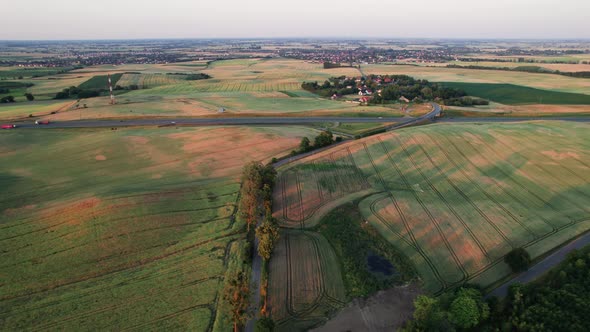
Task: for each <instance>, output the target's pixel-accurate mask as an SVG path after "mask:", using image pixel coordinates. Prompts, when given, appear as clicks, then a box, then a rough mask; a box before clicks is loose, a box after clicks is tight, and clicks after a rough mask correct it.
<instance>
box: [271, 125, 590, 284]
mask: <svg viewBox="0 0 590 332" xmlns="http://www.w3.org/2000/svg"><path fill="white" fill-rule="evenodd" d="M588 128H589V127H588V125H586V124H571V123H560V122H535V123H524V124H523V123H521V124H490V125H487V124H486V125H474V124H465V125H436V126H427V127H420V128H409V129H404V130H400V131H397V132H396V133H386V134H380V135H377V136H372V137H370V138H366V139H362V140H358V141H353V142H350V143H346V144H344V145H341V146H339V147H338V148H335V149H330V150H327V151H325V152H322V153H320V154H317V155H314V156H311V157H308V158H304V159H302V160H300V161H297V162H295V163H294V164H291V165H287V166H285V167H284V168H283V169H281V171H280V174H279V178H278V182H277V183H278V184H277V188H276V190H275V200H274V201H275V206H274V209H273V211H275V212H274V215H275V217H277V218H278V219H279V220H280V222H281V225H282V226H283V227H290V228H310V227H314V226H315V225H316V224H317V222H318V220H319V218H320V217H321V216H322V215H325V214H326V213H327V212H329V211H330V210H331V209H333V208H334V207H336V206H338V205H340V204H343V203H345V202H349V201H352V200H355V199H361V201H360V203H359V207H360V209H361V212H362V214H363V217H364V219H365V220H366V221H367V222H369V223H370V224H371V225H373V226H374V227H375V228H376V229H377V230H378V231H379V233H380V234H381V235H382V236H383V237H384V238H386V239H387V240H388V241H390V242H391V243H392V244H394V245H395V246H396V247H397V248H398V249H399V250H401V251H402V252H403V253H404V254H405V255H406V256H407V257H408V258H409V259H410V260H411V261H412V262H413V263H414V264H415V267H416V270H417V271H418V272H419V274H420V275H421V277H422V279H423V281H424V285H425V288H426V289H427V290H428V291H430V292H433V293H437V292H440V291H442V290H444V289H447V288H450V287H454V286H455V285H459V284H461V283H464V282H473V283H478V284H480V285H482V286H488V285H490V284H492V283H494V282H495V281H497V280H499V279H501V278H502V277H505V276H506V275H508V274H509V273H510V271H509V268H508V266H507V265H506V264H504V263H503V256H504V255H505V254H506V253H508V252H509V251H510V250H511V249H512V248H516V247H521V246H522V247H525V248H527V250H528V251H529V252H530V253H531V256H532V257H533V258H536V257H539V256H541V255H543V254H544V253H546V252H547V251H549V250H551V249H552V248H554V247H555V246H557V245H559V244H560V243H562V242H563V241H566V240H567V239H570V238H572V237H574V236H576V235H577V234H580V233H582V232H584V231H586V230H588V229H590V206H588V204H587V202H588V200H589V198H590V144H588V142H590V136H589V134H588Z"/></svg>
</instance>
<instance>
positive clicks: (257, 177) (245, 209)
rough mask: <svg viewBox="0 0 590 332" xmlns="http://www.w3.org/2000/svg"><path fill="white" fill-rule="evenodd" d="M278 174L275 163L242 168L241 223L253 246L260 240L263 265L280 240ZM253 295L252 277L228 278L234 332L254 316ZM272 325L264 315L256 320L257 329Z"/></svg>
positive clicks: (259, 245)
mask: <svg viewBox="0 0 590 332" xmlns="http://www.w3.org/2000/svg"><path fill="white" fill-rule="evenodd" d="M276 175H277V173H276V170H275V169H274V167H272V165H270V164H269V165H262V164H261V163H260V162H251V163H248V164H246V165H245V166H244V168H243V170H242V178H241V182H242V186H241V188H240V199H239V202H238V217H239V221H240V222H244V223H245V224H246V229H247V239H248V241H249V243H250V247H251V248H252V249H254V248H253V247H254V243H255V241H254V238H256V239H258V246H257V247H256V251H257V254H258V255H259V256H260V257H261V258H262V259H263V264H264V266H266V265H267V264H268V261H269V260H270V258H271V256H272V252H273V250H274V246H275V244H276V242H277V241H278V239H279V226H278V222H277V220H276V219H275V218H273V217H272V190H273V187H274V184H275V181H276ZM259 218H262V222H261V223H260V225H259V226H258V227H256V225H257V224H258V220H259ZM250 256H251V255H250ZM265 286H266V284H264V283H263V287H264V288H265ZM261 291H262V289H261ZM250 295H251V290H250V285H249V278H248V276H247V275H246V274H245V273H244V272H243V271H240V272H238V273H237V274H236V275H235V276H234V277H232V278H231V280H229V282H228V283H227V286H226V288H225V290H224V299H225V300H226V301H227V302H228V303H229V305H230V308H231V317H232V320H233V322H234V331H238V330H239V329H240V328H242V327H243V326H244V324H245V323H246V322H247V320H248V319H249V318H250V316H251V313H250V312H249V311H248V307H249V304H250V303H249V300H250ZM265 306H266V305H265ZM273 328H274V322H273V321H272V320H271V319H270V318H269V317H262V318H261V319H259V320H258V321H257V323H256V327H255V330H256V331H272V330H273Z"/></svg>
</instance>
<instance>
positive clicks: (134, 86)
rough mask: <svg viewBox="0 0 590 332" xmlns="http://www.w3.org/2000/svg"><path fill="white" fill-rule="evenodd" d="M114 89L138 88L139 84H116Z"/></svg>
mask: <svg viewBox="0 0 590 332" xmlns="http://www.w3.org/2000/svg"><path fill="white" fill-rule="evenodd" d="M114 90H129V91H133V90H139V85H137V84H129V85H128V86H120V85H116V86H115V89H114Z"/></svg>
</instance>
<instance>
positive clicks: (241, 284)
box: [223, 272, 250, 332]
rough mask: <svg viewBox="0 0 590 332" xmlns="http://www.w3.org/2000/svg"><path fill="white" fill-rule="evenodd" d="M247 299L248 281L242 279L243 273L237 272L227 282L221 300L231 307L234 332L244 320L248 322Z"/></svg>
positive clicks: (248, 293) (248, 294) (248, 291)
mask: <svg viewBox="0 0 590 332" xmlns="http://www.w3.org/2000/svg"><path fill="white" fill-rule="evenodd" d="M249 297H250V288H249V287H248V280H247V278H245V277H244V273H243V272H239V273H238V274H237V275H236V276H235V277H234V278H233V279H231V280H230V281H229V284H228V286H227V287H226V288H225V293H224V296H223V298H224V299H225V300H226V301H227V302H228V303H229V304H230V306H231V317H232V320H233V322H234V332H237V331H238V328H239V327H240V326H243V325H244V323H245V322H246V320H248V305H249V302H248V299H249Z"/></svg>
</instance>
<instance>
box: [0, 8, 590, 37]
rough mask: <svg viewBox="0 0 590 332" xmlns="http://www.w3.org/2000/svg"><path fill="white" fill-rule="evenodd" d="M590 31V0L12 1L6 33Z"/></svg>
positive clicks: (3, 23) (2, 30)
mask: <svg viewBox="0 0 590 332" xmlns="http://www.w3.org/2000/svg"><path fill="white" fill-rule="evenodd" d="M262 37H264V38H274V37H339V38H485V39H489V38H514V39H523V38H527V39H529V38H530V39H559V38H568V39H590V1H589V0H405V1H402V0H337V1H336V0H274V1H271V0H205V1H204V0H95V1H88V2H86V1H84V0H82V1H80V0H28V1H22V0H21V1H10V6H5V10H3V13H2V18H1V19H0V40H45V39H58V40H61V39H136V38H137V39H144V38H262Z"/></svg>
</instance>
